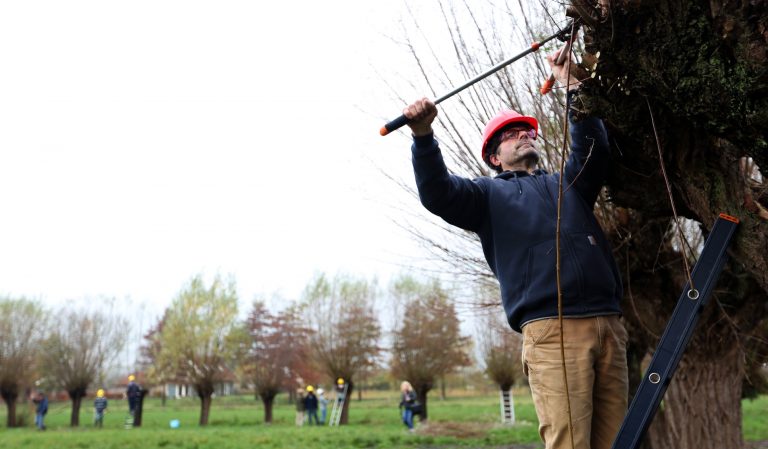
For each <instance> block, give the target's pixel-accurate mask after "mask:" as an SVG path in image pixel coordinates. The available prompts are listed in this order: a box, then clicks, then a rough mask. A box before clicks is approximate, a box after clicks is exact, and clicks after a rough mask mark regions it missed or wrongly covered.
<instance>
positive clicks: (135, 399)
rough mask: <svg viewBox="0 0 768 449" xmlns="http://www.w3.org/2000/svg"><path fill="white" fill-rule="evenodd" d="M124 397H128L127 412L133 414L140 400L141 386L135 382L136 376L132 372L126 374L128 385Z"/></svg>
mask: <svg viewBox="0 0 768 449" xmlns="http://www.w3.org/2000/svg"><path fill="white" fill-rule="evenodd" d="M125 397H127V398H128V413H130V414H131V416H134V415H135V414H136V409H137V408H138V405H139V401H140V400H141V387H139V384H137V383H136V376H134V375H133V374H131V375H130V376H128V386H127V387H126V389H125Z"/></svg>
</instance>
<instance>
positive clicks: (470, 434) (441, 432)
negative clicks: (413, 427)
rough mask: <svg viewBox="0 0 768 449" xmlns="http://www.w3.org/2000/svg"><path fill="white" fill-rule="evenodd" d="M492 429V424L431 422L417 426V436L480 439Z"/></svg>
mask: <svg viewBox="0 0 768 449" xmlns="http://www.w3.org/2000/svg"><path fill="white" fill-rule="evenodd" d="M492 427H493V425H492V424H484V423H467V422H435V423H433V422H431V423H429V424H424V425H422V426H419V428H418V430H417V431H416V433H417V434H418V435H429V436H450V437H454V438H482V437H483V436H485V434H487V433H488V431H489V430H490V429H491V428H492Z"/></svg>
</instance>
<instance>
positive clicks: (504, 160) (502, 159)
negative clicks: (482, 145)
mask: <svg viewBox="0 0 768 449" xmlns="http://www.w3.org/2000/svg"><path fill="white" fill-rule="evenodd" d="M494 158H495V159H496V160H494ZM491 162H492V163H494V164H496V165H501V168H502V169H503V170H526V171H528V170H530V169H533V167H535V166H536V163H537V162H539V148H538V145H537V144H536V131H535V130H534V129H533V128H531V127H529V126H526V125H522V124H521V125H515V126H513V127H511V128H508V129H506V130H504V131H503V132H502V133H501V143H500V144H499V148H498V149H497V150H496V154H495V155H491Z"/></svg>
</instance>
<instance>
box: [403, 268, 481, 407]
mask: <svg viewBox="0 0 768 449" xmlns="http://www.w3.org/2000/svg"><path fill="white" fill-rule="evenodd" d="M390 290H391V293H392V296H393V297H394V299H395V302H396V304H397V306H398V307H397V314H396V316H395V327H394V329H393V330H392V374H393V375H394V376H395V377H396V378H398V379H402V380H407V381H408V382H410V383H411V385H413V389H414V390H415V391H416V396H417V398H418V401H419V402H420V403H421V405H422V413H421V415H420V418H421V420H422V421H426V420H427V417H428V416H429V415H428V407H427V404H428V402H427V398H428V394H429V391H430V390H432V388H433V387H434V386H435V384H436V382H437V380H438V379H440V378H442V377H443V376H445V375H446V374H449V373H450V372H452V371H454V370H455V369H457V368H459V367H462V366H468V365H469V364H470V358H469V350H470V348H471V345H470V339H469V337H467V336H465V335H462V334H461V325H460V322H459V317H458V315H457V313H456V307H455V305H454V303H453V301H452V299H451V298H450V297H449V296H448V292H447V291H446V290H445V289H443V288H442V287H441V286H440V283H439V281H437V280H432V281H427V282H420V281H418V280H416V279H415V278H413V277H411V276H407V275H404V276H400V277H399V278H397V279H395V280H394V281H393V282H392V285H391V288H390Z"/></svg>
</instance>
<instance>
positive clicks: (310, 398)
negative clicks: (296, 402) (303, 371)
mask: <svg viewBox="0 0 768 449" xmlns="http://www.w3.org/2000/svg"><path fill="white" fill-rule="evenodd" d="M317 405H318V401H317V396H315V388H314V387H313V386H312V385H307V397H305V398H304V408H305V409H306V411H307V422H308V423H309V425H310V426H311V425H312V421H313V420H314V421H315V425H316V426H317V425H319V424H320V423H319V420H318V419H317Z"/></svg>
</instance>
